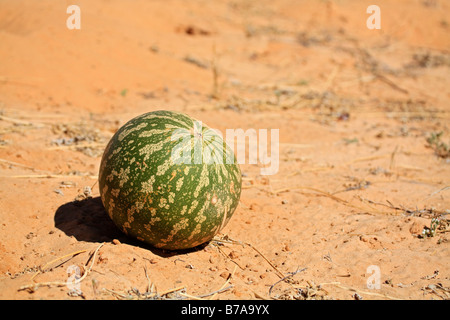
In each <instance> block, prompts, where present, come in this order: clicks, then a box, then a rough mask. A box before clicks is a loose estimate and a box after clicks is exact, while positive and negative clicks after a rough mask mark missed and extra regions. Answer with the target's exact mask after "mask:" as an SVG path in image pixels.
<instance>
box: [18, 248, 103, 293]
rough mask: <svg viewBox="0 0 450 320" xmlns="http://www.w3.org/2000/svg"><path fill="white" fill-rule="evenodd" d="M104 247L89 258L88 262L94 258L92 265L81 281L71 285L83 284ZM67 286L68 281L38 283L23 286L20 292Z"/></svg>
mask: <svg viewBox="0 0 450 320" xmlns="http://www.w3.org/2000/svg"><path fill="white" fill-rule="evenodd" d="M103 245H104V243H101V244H100V245H99V246H98V247H97V249H96V250H95V251H94V253H93V254H92V255H91V256H90V257H89V259H88V261H89V260H90V259H91V258H92V263H91V265H90V266H89V268H88V269H87V270H86V272H83V275H82V276H81V277H80V278H79V279H76V280H75V281H73V282H72V283H71V284H73V285H75V284H78V283H80V282H82V281H83V280H84V279H85V278H86V277H87V275H88V274H89V272H90V271H91V269H92V267H93V265H94V263H95V257H96V256H97V252H98V250H100V248H101V247H102V246H103ZM83 268H84V267H83ZM83 271H84V270H83ZM67 284H68V283H67V281H52V282H38V283H32V284H29V285H25V286H21V287H20V288H19V291H21V290H29V291H31V292H34V291H36V290H37V289H38V288H39V287H52V286H55V287H62V286H66V285H67Z"/></svg>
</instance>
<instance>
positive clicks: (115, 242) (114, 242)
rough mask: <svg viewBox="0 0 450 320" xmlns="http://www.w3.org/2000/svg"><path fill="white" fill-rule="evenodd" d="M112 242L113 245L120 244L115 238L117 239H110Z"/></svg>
mask: <svg viewBox="0 0 450 320" xmlns="http://www.w3.org/2000/svg"><path fill="white" fill-rule="evenodd" d="M112 243H113V244H115V245H118V244H120V241H119V240H117V239H114V240H113V241H112Z"/></svg>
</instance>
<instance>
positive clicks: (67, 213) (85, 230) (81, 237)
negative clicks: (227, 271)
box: [54, 197, 205, 257]
mask: <svg viewBox="0 0 450 320" xmlns="http://www.w3.org/2000/svg"><path fill="white" fill-rule="evenodd" d="M54 223H55V227H56V228H58V229H59V230H61V231H63V232H64V233H65V234H66V235H67V236H69V237H70V236H73V237H75V239H77V240H78V241H87V242H96V243H100V242H111V241H113V240H114V239H118V240H119V241H120V242H121V243H124V244H128V245H132V246H138V247H141V248H144V249H147V250H150V251H151V252H152V253H154V254H156V255H159V256H161V257H169V256H174V255H177V254H184V253H189V252H192V251H197V250H201V249H203V248H204V246H205V245H201V246H198V247H195V248H192V249H186V250H177V251H168V250H162V249H158V248H155V247H152V246H150V245H149V244H146V243H144V242H141V241H138V240H135V239H132V238H130V237H128V236H126V235H125V234H124V233H123V232H122V231H120V230H119V228H117V227H116V225H115V224H114V222H112V220H111V218H110V217H109V216H108V213H107V212H106V210H105V208H104V207H103V203H102V200H101V198H100V197H95V198H88V199H85V200H82V201H71V202H67V203H65V204H63V205H61V206H60V207H59V208H58V209H57V210H56V212H55V216H54Z"/></svg>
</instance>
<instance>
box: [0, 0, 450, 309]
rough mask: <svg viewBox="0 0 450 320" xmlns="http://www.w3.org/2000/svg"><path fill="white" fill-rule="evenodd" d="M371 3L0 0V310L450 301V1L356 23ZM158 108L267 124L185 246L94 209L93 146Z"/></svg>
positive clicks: (224, 121) (386, 11)
mask: <svg viewBox="0 0 450 320" xmlns="http://www.w3.org/2000/svg"><path fill="white" fill-rule="evenodd" d="M372 2H373V1H365V0H364V1H350V0H339V1H338V0H336V1H331V0H330V1H293V0H279V1H278V0H277V1H266V0H263V1H254V0H246V1H238V0H226V1H225V0H224V1H222V0H221V1H206V0H195V1H181V0H165V1H159V0H157V1H143V0H135V1H119V0H109V1H106V0H104V1H100V0H99V1H87V0H84V1H75V0H74V1H53V0H52V1H50V0H41V1H31V0H30V1H23V0H11V1H7V0H2V1H0V176H1V177H0V217H1V221H0V259H1V263H0V298H1V299H139V298H161V299H170V298H176V299H183V298H191V299H192V298H193V297H202V298H203V299H311V298H316V299H366V300H368V299H448V298H449V296H450V295H449V294H450V291H449V290H450V289H449V287H450V267H449V266H450V263H449V262H450V251H449V239H448V238H449V233H448V231H449V223H448V214H449V209H450V189H449V186H450V163H449V162H450V160H449V159H450V155H449V153H450V151H449V149H450V148H449V144H450V131H449V126H448V125H449V118H450V109H449V102H450V92H449V87H450V76H449V74H450V72H449V68H450V37H449V36H448V35H449V33H450V18H449V17H448V12H450V4H449V2H448V1H444V0H436V1H432V0H428V1H425V0H420V1H419V0H415V1H410V0H398V1H381V0H380V1H377V4H378V5H379V7H380V8H381V29H380V30H369V29H368V28H367V27H366V20H367V18H368V17H369V14H367V13H366V8H367V7H368V6H369V5H370V4H373V3H372ZM70 4H78V5H79V6H80V8H81V29H80V30H69V29H68V28H67V27H66V19H67V18H68V16H69V15H68V14H67V13H66V8H67V6H68V5H70ZM157 109H169V110H176V111H181V112H185V113H188V114H190V115H191V116H193V117H196V118H198V119H200V120H202V121H203V122H204V123H206V124H208V125H209V126H211V127H213V128H217V129H219V130H221V131H222V132H225V129H227V128H243V129H245V130H247V129H250V128H254V129H280V166H279V171H278V173H277V174H274V175H269V176H263V175H261V172H260V169H261V168H262V164H261V163H259V164H256V165H253V164H243V165H242V166H241V169H242V172H243V193H242V197H241V203H240V206H239V207H238V209H237V210H236V212H235V214H234V216H233V218H232V219H231V221H230V223H229V224H228V225H227V226H226V228H225V229H224V230H223V232H222V233H221V234H219V235H218V236H217V239H216V240H215V241H212V242H210V243H209V244H207V245H205V246H202V247H201V248H198V249H196V250H189V251H183V252H165V251H161V250H156V249H153V248H151V247H148V246H145V245H143V244H141V243H138V242H136V241H133V240H131V239H128V238H126V237H125V236H124V235H123V234H121V233H120V232H119V231H118V230H117V229H116V228H115V227H114V225H113V224H112V222H111V221H110V220H109V218H108V216H107V215H106V213H105V211H104V209H103V207H102V204H101V201H100V200H99V192H98V185H97V184H96V179H97V174H98V168H99V163H100V158H101V154H102V152H103V149H104V147H105V145H106V143H107V141H108V140H109V138H110V137H111V136H112V135H113V133H114V132H115V131H116V130H117V129H118V128H119V127H120V126H121V125H122V124H124V123H125V122H126V121H128V120H129V119H131V118H132V117H134V116H136V115H139V114H141V113H144V112H148V111H152V110H157ZM85 187H89V188H91V191H90V192H89V190H85ZM433 218H437V219H438V220H436V221H438V222H439V223H438V225H437V226H433V225H432V219H433ZM424 230H425V231H428V232H429V233H428V234H425V235H424V234H422V232H423V231H424ZM431 231H434V233H430V232H431ZM97 249H98V250H97ZM77 272H78V273H77ZM77 277H78V278H80V277H81V279H80V280H79V283H78V285H76V284H74V283H71V284H72V287H71V286H67V285H66V284H67V281H68V280H69V281H72V280H73V279H76V278H77ZM280 280H281V281H280ZM377 280H378V282H377ZM377 283H379V285H380V286H379V287H374V286H371V285H375V284H377ZM214 292H215V294H213V293H214Z"/></svg>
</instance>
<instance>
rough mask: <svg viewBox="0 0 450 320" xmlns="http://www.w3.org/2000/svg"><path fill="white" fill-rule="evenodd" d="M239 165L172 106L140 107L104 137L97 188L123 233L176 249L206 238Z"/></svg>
mask: <svg viewBox="0 0 450 320" xmlns="http://www.w3.org/2000/svg"><path fill="white" fill-rule="evenodd" d="M241 183H242V182H241V171H240V168H239V164H238V163H237V162H236V158H235V156H234V153H233V151H232V150H231V149H230V148H229V147H228V146H227V144H226V143H225V142H224V141H223V139H222V137H221V135H220V134H218V133H217V132H216V131H215V130H212V129H210V128H208V127H207V126H205V125H204V124H201V122H199V121H196V120H194V119H192V118H191V117H189V116H187V115H185V114H182V113H177V112H172V111H154V112H149V113H146V114H143V115H140V116H138V117H136V118H134V119H132V120H130V121H129V122H128V123H126V124H125V125H124V126H123V127H121V128H120V129H119V130H118V131H117V132H116V134H115V135H114V136H113V137H112V138H111V140H110V142H109V143H108V145H107V147H106V149H105V152H104V154H103V157H102V160H101V164H100V172H99V188H100V195H101V199H102V202H103V205H104V207H105V209H106V211H107V213H108V215H109V216H110V217H111V219H112V221H113V222H114V223H115V224H116V225H117V226H118V227H119V229H121V230H122V231H123V232H124V233H125V234H127V235H129V236H131V237H134V238H136V239H138V240H141V241H144V242H146V243H149V244H151V245H153V246H155V247H157V248H162V249H169V250H176V249H187V248H192V247H195V246H198V245H200V244H202V243H205V242H207V241H209V240H211V239H212V238H213V237H214V235H215V234H217V233H218V232H219V231H220V230H221V229H222V228H223V227H224V226H225V225H226V224H227V223H228V221H229V220H230V218H231V216H232V215H233V213H234V211H235V209H236V207H237V205H238V203H239V198H240V194H241Z"/></svg>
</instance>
